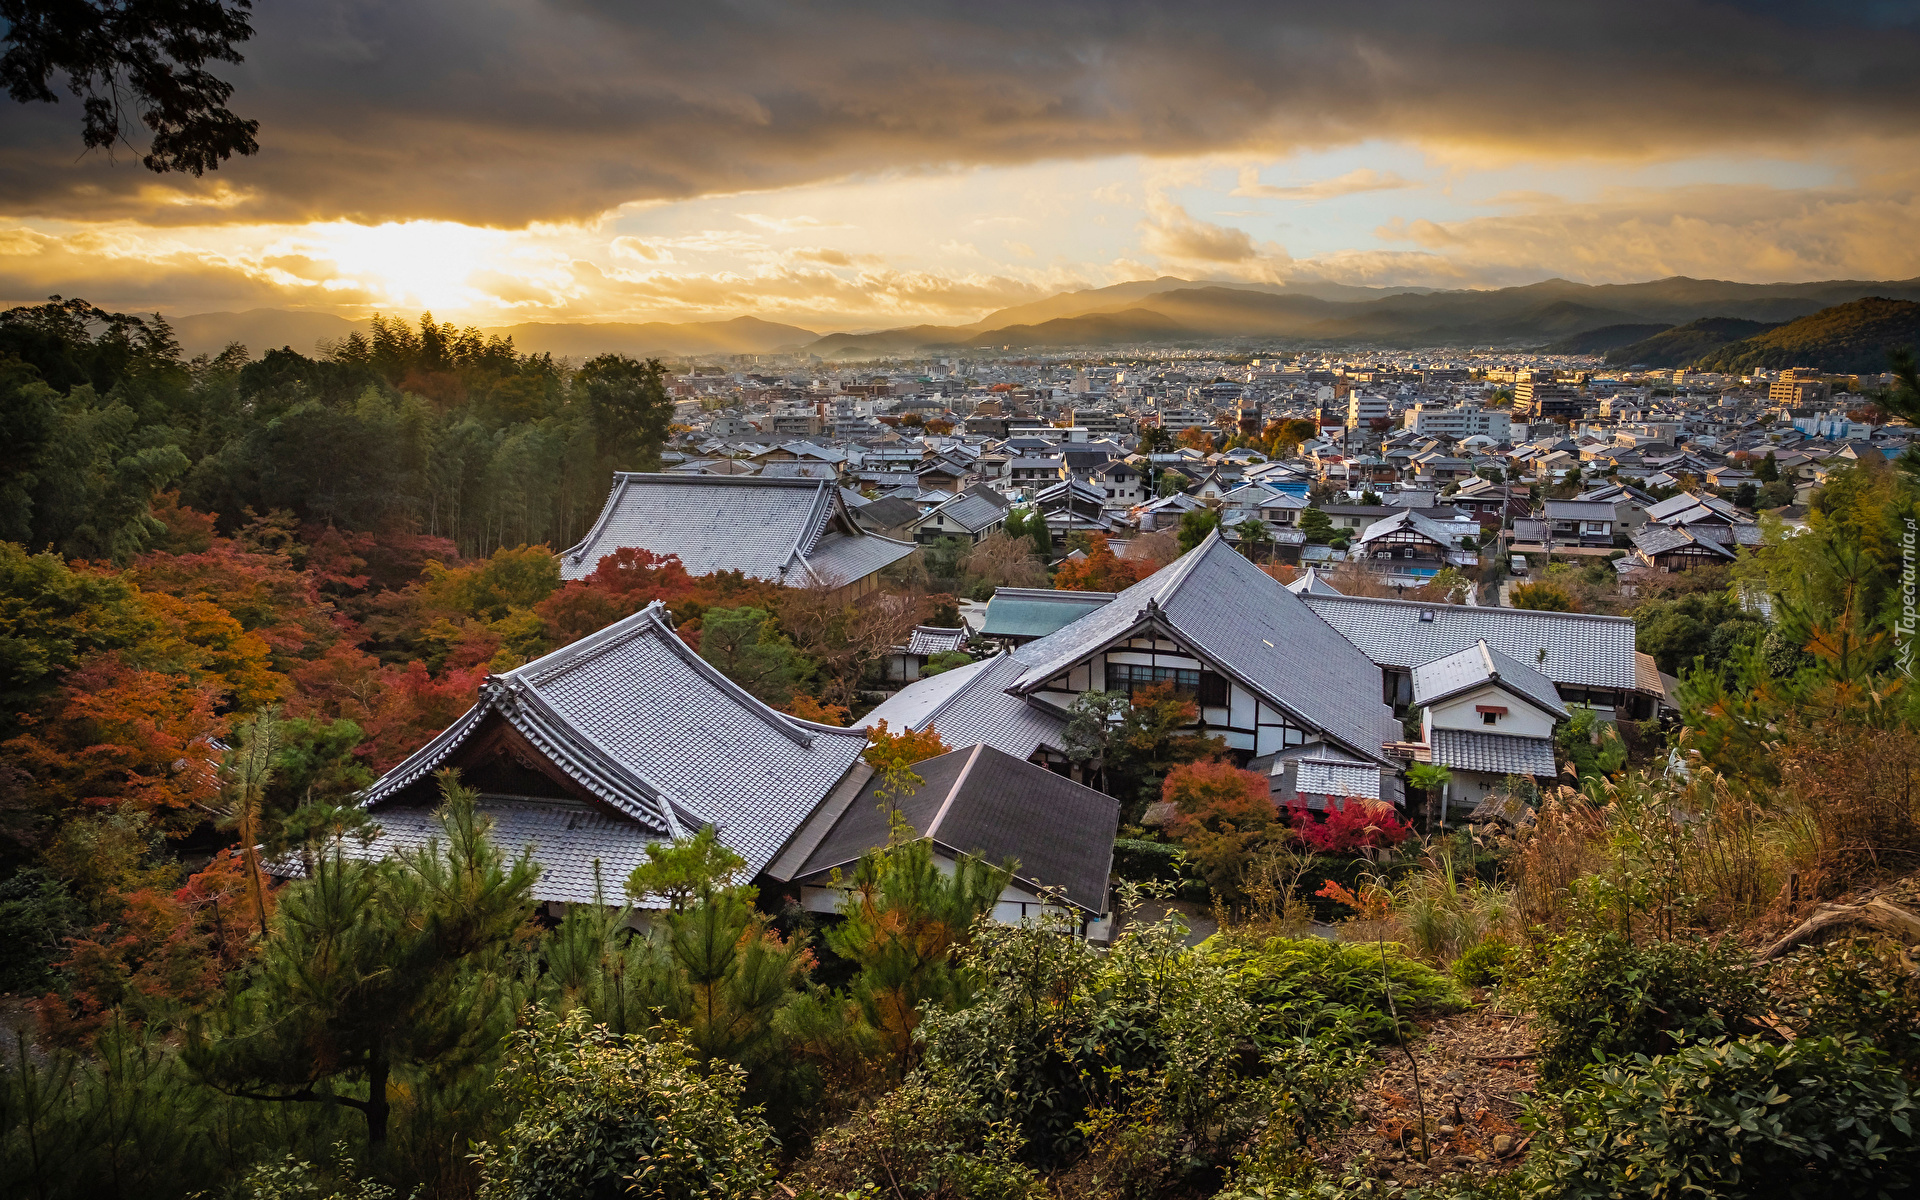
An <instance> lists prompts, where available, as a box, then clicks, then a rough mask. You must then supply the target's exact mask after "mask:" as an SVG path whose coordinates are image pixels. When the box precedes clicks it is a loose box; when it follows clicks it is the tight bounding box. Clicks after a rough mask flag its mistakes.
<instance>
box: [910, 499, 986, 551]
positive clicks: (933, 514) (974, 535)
mask: <svg viewBox="0 0 1920 1200" xmlns="http://www.w3.org/2000/svg"><path fill="white" fill-rule="evenodd" d="M1008 508H1009V505H1008V503H1007V498H1006V497H1005V496H1002V495H1001V494H1000V493H998V492H996V491H994V490H993V489H992V488H990V487H987V486H986V485H985V484H975V485H974V486H973V487H970V488H968V489H967V490H966V491H964V492H961V493H960V494H959V495H957V496H955V497H954V498H953V499H951V500H948V501H947V502H945V503H944V504H941V505H940V506H939V507H937V508H935V509H933V510H932V511H930V512H928V513H927V514H926V515H925V516H924V517H921V518H920V519H919V521H917V522H916V523H915V524H914V527H913V540H914V541H916V542H922V543H925V542H931V541H934V540H936V539H938V538H944V537H958V538H965V539H966V540H967V542H968V543H969V544H972V543H976V542H978V541H979V540H980V539H981V538H983V537H986V536H987V535H988V534H990V533H994V532H996V531H998V530H1001V529H1004V528H1005V527H1006V524H1007V511H1008Z"/></svg>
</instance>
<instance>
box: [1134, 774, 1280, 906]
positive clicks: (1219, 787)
mask: <svg viewBox="0 0 1920 1200" xmlns="http://www.w3.org/2000/svg"><path fill="white" fill-rule="evenodd" d="M1160 798H1161V799H1162V800H1164V801H1166V802H1167V803H1169V804H1172V805H1173V808H1174V811H1173V814H1172V815H1171V816H1170V817H1169V818H1168V820H1167V832H1168V833H1170V834H1172V835H1173V836H1174V837H1176V838H1178V839H1179V840H1180V844H1181V845H1183V846H1185V847H1186V849H1187V853H1188V854H1189V855H1191V856H1192V858H1193V861H1194V863H1195V864H1196V865H1198V866H1199V868H1200V873H1201V874H1202V875H1203V876H1204V877H1205V878H1206V881H1207V886H1208V887H1210V888H1212V889H1213V893H1214V895H1216V896H1218V897H1220V898H1221V899H1222V900H1225V901H1227V902H1229V903H1233V902H1237V901H1238V900H1240V899H1241V898H1242V897H1243V893H1242V892H1241V890H1240V876H1241V874H1242V871H1243V870H1244V868H1245V867H1246V864H1247V862H1248V860H1250V859H1251V858H1252V857H1253V855H1254V853H1255V851H1256V850H1258V849H1259V847H1260V846H1261V845H1263V844H1264V843H1265V842H1266V838H1267V830H1268V827H1269V826H1271V825H1272V824H1273V823H1274V821H1275V820H1276V819H1277V818H1278V816H1279V810H1278V809H1276V808H1275V807H1274V803H1273V793H1272V789H1271V786H1270V785H1269V783H1268V782H1267V777H1266V776H1264V775H1261V774H1260V773H1258V772H1256V771H1243V770H1241V769H1240V768H1238V767H1236V766H1234V765H1233V764H1232V763H1227V762H1211V761H1202V762H1191V763H1186V764H1183V765H1181V766H1177V767H1175V768H1173V769H1172V770H1171V771H1168V772H1167V777H1166V779H1165V781H1164V782H1163V783H1162V784H1161V788H1160Z"/></svg>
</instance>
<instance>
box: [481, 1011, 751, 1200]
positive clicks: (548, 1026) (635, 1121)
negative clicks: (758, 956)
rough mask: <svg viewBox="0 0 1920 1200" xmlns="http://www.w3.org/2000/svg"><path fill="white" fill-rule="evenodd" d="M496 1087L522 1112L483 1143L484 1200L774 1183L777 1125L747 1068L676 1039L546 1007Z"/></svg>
mask: <svg viewBox="0 0 1920 1200" xmlns="http://www.w3.org/2000/svg"><path fill="white" fill-rule="evenodd" d="M495 1086H496V1087H497V1088H498V1089H499V1090H500V1092H501V1093H502V1094H503V1095H504V1096H505V1097H506V1098H507V1100H508V1101H509V1102H510V1103H511V1105H512V1106H513V1109H514V1111H516V1112H518V1113H519V1114H520V1116H519V1120H518V1122H517V1123H516V1124H515V1125H514V1126H513V1127H512V1128H510V1129H508V1130H507V1131H506V1132H505V1133H504V1134H503V1135H502V1136H501V1137H500V1138H499V1139H497V1140H494V1141H488V1142H485V1143H482V1144H481V1146H480V1150H479V1154H478V1162H479V1166H480V1193H479V1194H480V1196H481V1197H482V1198H483V1200H560V1198H561V1197H566V1198H568V1200H573V1198H576V1197H577V1198H580V1200H618V1198H622V1197H630V1196H631V1197H639V1198H641V1200H697V1198H701V1197H734V1196H756V1195H760V1194H762V1193H763V1192H764V1191H765V1190H766V1188H767V1187H768V1186H769V1185H770V1184H771V1183H772V1181H773V1151H774V1146H775V1143H774V1141H773V1137H772V1130H770V1129H768V1128H767V1125H766V1122H764V1121H763V1120H761V1119H760V1113H759V1111H758V1110H757V1109H752V1108H745V1107H744V1093H745V1091H746V1077H745V1072H743V1071H741V1070H740V1069H739V1068H738V1067H734V1066H729V1065H727V1064H725V1063H718V1064H713V1063H708V1064H704V1065H703V1064H701V1063H700V1062H699V1061H698V1060H697V1059H696V1058H695V1057H694V1056H693V1055H692V1054H690V1053H689V1052H688V1048H687V1047H686V1046H685V1045H684V1044H682V1043H681V1042H679V1041H677V1040H674V1039H672V1038H668V1039H665V1040H660V1041H651V1042H650V1041H646V1040H643V1039H641V1038H638V1037H632V1036H621V1035H620V1034H617V1033H614V1032H611V1031H609V1030H608V1029H607V1028H606V1026H604V1025H601V1026H594V1027H590V1026H589V1024H588V1016H587V1014H586V1013H585V1012H583V1011H579V1010H576V1011H574V1012H572V1013H569V1014H567V1016H565V1017H564V1018H561V1019H558V1020H556V1019H554V1017H553V1016H552V1015H550V1014H549V1013H547V1012H544V1011H537V1012H535V1013H534V1014H533V1018H532V1020H531V1021H530V1022H529V1024H528V1027H527V1028H525V1029H521V1030H518V1031H516V1032H515V1033H514V1034H513V1035H512V1040H511V1042H510V1043H509V1046H508V1050H507V1060H506V1063H505V1065H504V1066H503V1067H502V1069H501V1072H500V1077H499V1079H498V1081H497V1082H496V1084H495Z"/></svg>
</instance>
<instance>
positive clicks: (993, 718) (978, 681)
mask: <svg viewBox="0 0 1920 1200" xmlns="http://www.w3.org/2000/svg"><path fill="white" fill-rule="evenodd" d="M1025 669H1026V668H1025V665H1024V664H1022V663H1021V662H1020V660H1019V659H1017V658H1015V657H1014V656H1013V655H1011V654H1002V655H999V656H997V657H994V658H989V659H987V660H985V661H983V662H977V663H974V664H973V665H971V666H966V667H960V668H957V669H956V670H952V671H947V672H945V673H944V674H940V675H935V676H934V677H933V678H931V679H920V680H916V681H914V682H913V683H910V684H908V685H907V686H906V687H904V688H902V689H900V691H898V692H896V693H894V694H893V695H892V696H890V697H888V699H887V700H886V701H885V702H884V703H882V704H880V705H879V706H878V707H877V708H875V709H874V710H873V711H872V712H869V713H868V714H867V715H866V716H865V717H864V718H862V720H861V724H862V725H863V726H872V725H877V724H879V723H880V722H881V721H885V722H887V725H888V727H889V728H891V729H901V728H911V729H916V730H919V729H925V728H926V727H927V726H929V725H931V726H933V727H934V729H935V730H936V731H938V733H939V734H940V740H941V741H944V742H945V743H946V744H947V745H949V746H969V745H973V744H975V743H978V742H984V743H985V744H987V745H989V746H992V747H993V748H994V749H996V750H1002V751H1005V752H1006V753H1008V754H1011V755H1013V756H1014V757H1015V758H1031V757H1032V756H1033V752H1034V751H1035V750H1037V749H1039V748H1040V747H1041V746H1052V747H1054V748H1055V749H1059V748H1060V744H1061V733H1062V731H1063V730H1064V729H1065V728H1066V722H1065V721H1064V720H1062V719H1061V718H1060V717H1058V716H1056V715H1054V714H1053V713H1052V712H1050V711H1047V710H1044V709H1041V708H1039V707H1036V706H1035V705H1034V704H1032V703H1030V702H1029V701H1027V700H1026V699H1025V698H1023V697H1020V696H1010V695H1008V694H1007V688H1008V687H1009V686H1010V685H1011V684H1012V683H1013V681H1014V680H1015V679H1017V678H1019V676H1020V673H1021V672H1022V671H1024V670H1025Z"/></svg>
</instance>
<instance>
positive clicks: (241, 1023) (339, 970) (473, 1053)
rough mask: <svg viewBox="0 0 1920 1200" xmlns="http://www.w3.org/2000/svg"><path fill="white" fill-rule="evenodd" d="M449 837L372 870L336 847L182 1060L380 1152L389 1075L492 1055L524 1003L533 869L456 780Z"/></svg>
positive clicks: (388, 1108) (446, 810)
mask: <svg viewBox="0 0 1920 1200" xmlns="http://www.w3.org/2000/svg"><path fill="white" fill-rule="evenodd" d="M440 788H441V794H442V796H443V797H444V800H445V803H444V804H443V806H442V807H441V809H440V811H439V812H438V814H437V816H438V819H439V823H440V828H441V832H440V833H439V834H437V835H435V836H434V837H432V838H429V839H428V841H427V843H426V844H425V845H423V846H421V847H420V848H418V849H417V850H412V851H408V852H403V853H400V854H396V855H395V856H394V857H392V858H387V859H382V860H379V861H375V862H363V861H359V860H356V859H350V858H348V857H346V856H345V855H344V854H342V853H341V852H340V849H339V847H338V846H335V847H334V848H333V849H332V850H331V852H329V853H323V854H320V855H318V856H317V857H316V859H315V862H314V871H313V875H312V877H311V878H309V879H306V880H303V881H301V882H299V883H296V884H294V885H292V886H291V887H289V888H288V889H287V890H286V892H285V894H284V895H283V897H282V899H281V901H280V904H279V906H278V908H277V910H276V911H275V913H274V920H273V926H272V933H271V936H269V937H268V938H267V939H266V940H265V941H264V942H263V943H262V944H261V949H260V960H259V964H258V966H257V967H256V968H255V973H254V977H253V979H252V981H251V982H250V983H249V984H248V985H247V986H246V987H245V988H243V989H242V990H241V991H240V992H239V993H238V994H237V995H235V996H234V997H233V998H232V1000H231V1002H230V1003H229V1005H228V1006H227V1009H226V1010H225V1011H224V1012H222V1013H220V1014H217V1015H216V1016H215V1017H214V1018H213V1021H212V1028H211V1029H210V1030H208V1031H205V1032H203V1033H202V1034H201V1035H199V1036H196V1037H195V1038H194V1039H193V1040H192V1042H191V1044H190V1045H189V1046H188V1047H187V1051H186V1061H187V1064H188V1065H189V1066H190V1067H191V1068H192V1069H193V1070H194V1071H195V1073H196V1074H198V1075H199V1076H200V1077H201V1078H202V1079H203V1080H205V1081H206V1082H207V1083H209V1084H211V1085H212V1086H214V1087H216V1088H218V1089H219V1090H221V1091H223V1092H226V1093H227V1094H229V1095H233V1096H241V1097H245V1098H249V1099H255V1100H266V1101H285V1102H308V1103H323V1104H338V1105H343V1106H345V1107H348V1108H352V1109H355V1110H357V1111H359V1112H360V1113H361V1114H363V1115H364V1116H365V1118H366V1122H367V1141H368V1144H369V1145H370V1147H372V1148H373V1149H374V1150H376V1151H379V1150H382V1149H383V1148H384V1147H385V1144H386V1142H387V1137H388V1124H389V1120H390V1118H391V1115H392V1103H393V1102H392V1090H393V1088H394V1085H395V1084H396V1082H398V1081H397V1080H396V1079H395V1074H396V1072H399V1073H401V1074H402V1075H406V1074H411V1073H416V1072H421V1071H424V1070H427V1069H429V1068H433V1067H438V1066H444V1065H448V1064H457V1063H461V1062H471V1061H474V1060H477V1059H480V1058H483V1057H485V1056H488V1055H490V1054H492V1053H493V1052H494V1050H495V1048H496V1047H498V1046H499V1045H500V1040H501V1038H502V1036H503V1035H504V1034H505V1033H506V1031H507V1028H508V1027H509V1025H510V1024H511V1018H512V1015H513V1012H514V1009H515V1006H516V1002H517V1000H518V997H517V996H516V995H515V994H514V989H513V987H512V985H511V982H510V981H511V980H512V978H513V976H512V974H511V973H510V972H508V971H507V970H506V969H505V964H504V962H503V959H504V958H505V957H506V953H507V950H508V948H509V947H510V946H511V944H512V942H513V940H514V938H515V936H516V935H517V934H518V932H519V930H520V928H521V926H522V925H523V924H524V923H525V921H526V919H527V917H528V916H529V915H530V914H531V912H532V908H533V901H532V897H531V889H532V886H533V882H534V879H535V877H536V876H537V875H538V873H539V868H538V867H537V866H535V865H534V863H533V862H532V860H531V859H529V858H527V857H526V856H524V855H523V856H522V857H520V858H519V859H516V860H513V861H511V862H509V861H508V860H507V859H506V857H505V855H503V854H502V853H501V852H500V850H499V849H498V848H497V847H496V846H494V844H493V843H492V841H491V840H489V838H488V829H489V826H490V825H491V822H490V821H489V820H488V819H487V818H486V817H484V816H483V815H481V814H480V813H479V812H478V811H477V809H476V808H475V803H474V801H475V794H474V792H473V791H472V790H471V789H468V788H465V787H462V786H460V784H459V781H458V777H457V776H456V775H455V773H454V772H451V771H445V772H442V773H441V775H440Z"/></svg>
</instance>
